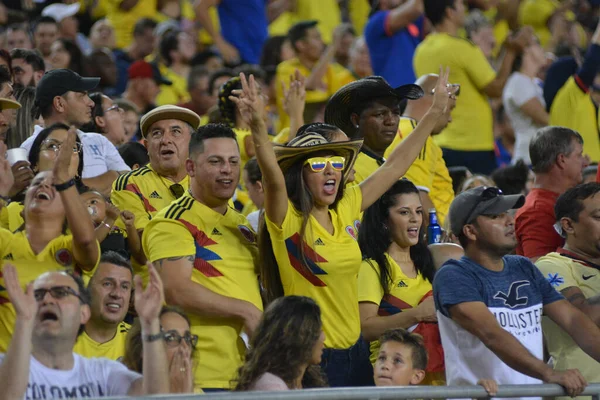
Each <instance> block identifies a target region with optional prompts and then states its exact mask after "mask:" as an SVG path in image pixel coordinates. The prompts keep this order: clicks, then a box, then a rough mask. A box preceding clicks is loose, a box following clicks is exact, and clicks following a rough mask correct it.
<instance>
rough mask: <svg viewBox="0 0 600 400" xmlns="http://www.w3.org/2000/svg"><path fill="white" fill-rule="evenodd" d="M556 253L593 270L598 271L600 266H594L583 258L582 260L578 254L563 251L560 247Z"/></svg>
mask: <svg viewBox="0 0 600 400" xmlns="http://www.w3.org/2000/svg"><path fill="white" fill-rule="evenodd" d="M556 252H557V253H558V254H560V255H561V256H563V257H567V258H570V259H572V260H574V261H576V262H578V263H579V264H583V265H585V266H586V267H590V268H594V269H597V270H599V271H600V265H598V264H594V263H593V262H591V261H588V260H586V259H585V258H582V257H581V256H580V255H579V254H576V253H573V252H572V251H569V250H566V249H563V248H562V247H559V248H558V249H557V250H556Z"/></svg>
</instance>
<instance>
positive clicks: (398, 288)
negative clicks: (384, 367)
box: [358, 253, 432, 363]
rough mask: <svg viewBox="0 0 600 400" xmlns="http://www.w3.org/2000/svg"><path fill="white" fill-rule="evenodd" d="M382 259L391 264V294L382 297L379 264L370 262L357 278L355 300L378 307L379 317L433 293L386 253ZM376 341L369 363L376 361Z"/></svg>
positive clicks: (395, 311) (364, 264)
mask: <svg viewBox="0 0 600 400" xmlns="http://www.w3.org/2000/svg"><path fill="white" fill-rule="evenodd" d="M385 258H386V259H387V261H388V263H389V265H390V275H391V279H392V284H391V286H390V288H389V289H390V293H389V294H385V293H384V290H383V288H382V287H381V282H380V280H379V271H380V270H379V265H378V264H377V263H376V262H375V261H373V260H369V261H363V262H362V265H361V266H360V273H359V275H358V301H359V302H369V303H374V304H377V305H378V306H379V311H378V314H379V315H380V316H386V315H394V314H398V313H399V312H402V310H407V309H411V308H415V307H416V306H418V305H419V302H420V301H421V299H422V298H423V297H424V296H425V295H426V294H427V293H429V292H430V291H431V290H432V286H431V283H430V282H429V281H428V280H427V279H425V278H424V277H423V275H421V274H418V275H417V277H416V278H407V277H406V275H404V272H402V269H401V268H400V266H399V265H398V264H397V263H396V261H394V259H393V258H392V257H390V256H389V254H388V253H385ZM378 353H379V341H374V342H371V362H372V363H374V362H375V361H376V360H377V354H378Z"/></svg>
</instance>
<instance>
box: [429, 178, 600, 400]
mask: <svg viewBox="0 0 600 400" xmlns="http://www.w3.org/2000/svg"><path fill="white" fill-rule="evenodd" d="M524 202H525V199H524V197H523V196H522V195H510V196H505V195H503V194H502V191H500V189H498V188H496V187H487V188H486V187H478V188H474V189H470V190H467V191H465V192H463V193H461V194H460V195H459V196H457V197H456V198H455V199H454V201H453V202H452V205H451V206H450V214H449V215H450V216H449V218H450V228H451V230H452V233H454V234H455V235H456V236H457V237H458V239H459V240H460V243H461V245H462V246H463V248H464V249H465V257H463V258H462V259H460V260H449V261H447V262H446V264H445V265H444V266H443V267H442V268H441V269H440V270H439V271H438V272H437V274H436V276H435V278H434V281H433V293H434V298H435V305H436V309H437V316H438V323H439V327H440V334H441V337H442V345H443V346H444V353H445V361H446V380H447V383H448V385H457V384H458V385H461V384H462V385H464V384H471V385H474V384H476V382H477V381H478V380H479V379H482V378H488V379H494V380H495V381H496V382H498V384H499V385H504V384H539V383H541V381H544V382H548V383H558V384H560V385H562V386H563V387H564V388H565V390H566V392H567V394H568V395H569V396H573V397H574V396H576V395H578V394H579V393H581V392H582V391H583V390H584V389H585V387H586V385H587V382H586V380H585V379H584V378H583V376H582V375H581V373H580V372H579V370H577V369H570V370H563V371H555V370H553V369H552V367H550V366H549V365H548V364H546V363H545V362H544V361H543V355H544V352H543V344H542V343H543V340H542V324H541V322H542V315H544V316H547V317H549V318H550V319H551V320H552V321H554V322H555V323H556V324H557V325H558V326H560V327H561V328H562V329H563V330H564V331H565V332H567V333H568V334H569V335H570V336H571V337H572V338H573V340H574V341H575V342H576V343H577V346H579V347H581V348H582V349H583V350H584V351H585V352H586V353H587V354H588V355H590V356H591V357H592V358H594V359H595V360H597V361H598V360H600V342H599V341H600V329H599V328H598V327H597V326H596V325H595V324H594V323H593V322H592V320H591V319H589V318H588V317H587V316H586V315H585V314H584V313H583V312H581V311H580V310H579V309H577V308H576V307H575V306H574V305H573V304H571V303H570V302H568V301H567V300H565V299H564V297H563V296H562V295H561V294H559V293H558V292H556V291H555V290H554V288H553V287H552V285H551V284H550V283H548V281H547V280H546V279H545V278H544V276H543V275H542V274H541V272H540V271H539V270H538V269H537V268H536V267H535V265H533V264H532V263H531V261H529V260H528V259H526V258H524V257H520V256H512V255H509V254H511V253H512V252H513V251H514V249H515V247H516V245H517V240H516V236H515V228H514V219H513V217H512V215H511V214H510V212H509V211H510V210H512V209H515V208H519V207H521V206H522V205H523V204H524Z"/></svg>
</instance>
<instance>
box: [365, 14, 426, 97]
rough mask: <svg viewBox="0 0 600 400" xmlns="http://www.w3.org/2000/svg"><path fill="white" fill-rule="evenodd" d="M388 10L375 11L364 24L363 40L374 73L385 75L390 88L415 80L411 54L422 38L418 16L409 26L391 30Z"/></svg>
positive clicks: (421, 22) (420, 20) (421, 23)
mask: <svg viewBox="0 0 600 400" xmlns="http://www.w3.org/2000/svg"><path fill="white" fill-rule="evenodd" d="M389 15H390V11H389V10H388V11H377V12H376V13H375V14H373V15H372V16H371V17H370V18H369V21H368V22H367V25H366V26H365V40H366V42H367V47H368V48H369V54H370V56H371V66H372V68H373V72H374V74H375V75H379V76H382V77H384V78H385V80H386V81H388V83H389V84H390V85H391V86H392V87H398V86H400V85H406V84H409V83H414V81H415V71H414V69H413V56H414V54H415V50H416V48H417V46H418V45H419V43H421V40H422V39H423V22H424V20H425V18H424V17H423V16H420V17H419V18H417V19H416V20H415V21H414V22H412V23H411V24H409V25H408V26H406V27H404V28H403V29H400V30H399V31H396V32H394V33H392V32H391V31H390V30H389V27H388V23H389V21H388V18H389Z"/></svg>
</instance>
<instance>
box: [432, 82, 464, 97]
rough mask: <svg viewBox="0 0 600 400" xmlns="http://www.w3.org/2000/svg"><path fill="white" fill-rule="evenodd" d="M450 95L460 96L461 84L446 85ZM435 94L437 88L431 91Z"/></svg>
mask: <svg viewBox="0 0 600 400" xmlns="http://www.w3.org/2000/svg"><path fill="white" fill-rule="evenodd" d="M446 88H447V89H448V93H449V94H453V95H454V96H458V95H459V94H460V84H458V83H449V84H448V85H446ZM434 94H435V88H433V89H431V95H432V96H433V95H434Z"/></svg>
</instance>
